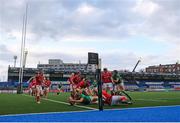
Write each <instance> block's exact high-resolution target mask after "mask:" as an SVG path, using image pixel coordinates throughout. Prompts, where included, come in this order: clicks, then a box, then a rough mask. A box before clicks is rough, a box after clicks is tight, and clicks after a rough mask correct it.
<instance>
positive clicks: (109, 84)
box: [103, 83, 113, 90]
mask: <svg viewBox="0 0 180 123" xmlns="http://www.w3.org/2000/svg"><path fill="white" fill-rule="evenodd" d="M106 88H110V90H112V89H113V84H112V83H103V89H106Z"/></svg>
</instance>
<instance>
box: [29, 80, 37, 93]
mask: <svg viewBox="0 0 180 123" xmlns="http://www.w3.org/2000/svg"><path fill="white" fill-rule="evenodd" d="M29 94H30V95H32V96H35V95H36V79H35V78H33V80H32V81H31V82H30V83H29Z"/></svg>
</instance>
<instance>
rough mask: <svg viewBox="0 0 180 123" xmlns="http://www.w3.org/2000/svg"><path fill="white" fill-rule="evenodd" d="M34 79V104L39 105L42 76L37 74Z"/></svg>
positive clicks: (39, 73) (41, 91) (40, 73)
mask: <svg viewBox="0 0 180 123" xmlns="http://www.w3.org/2000/svg"><path fill="white" fill-rule="evenodd" d="M35 79H36V102H37V103H38V104H40V103H41V102H40V96H42V95H43V90H42V84H43V82H44V76H43V73H42V72H38V73H37V74H36V76H35Z"/></svg>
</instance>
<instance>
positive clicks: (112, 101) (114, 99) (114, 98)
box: [102, 90, 132, 105]
mask: <svg viewBox="0 0 180 123" xmlns="http://www.w3.org/2000/svg"><path fill="white" fill-rule="evenodd" d="M102 97H103V100H104V103H105V104H108V105H118V104H120V103H123V104H132V103H131V102H130V101H128V98H127V97H126V96H122V95H111V94H109V93H107V91H105V90H103V91H102Z"/></svg>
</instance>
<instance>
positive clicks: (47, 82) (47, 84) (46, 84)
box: [44, 77, 51, 98]
mask: <svg viewBox="0 0 180 123" xmlns="http://www.w3.org/2000/svg"><path fill="white" fill-rule="evenodd" d="M50 87H51V81H50V80H49V78H47V77H45V80H44V96H45V98H47V96H48V93H49V89H50Z"/></svg>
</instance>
